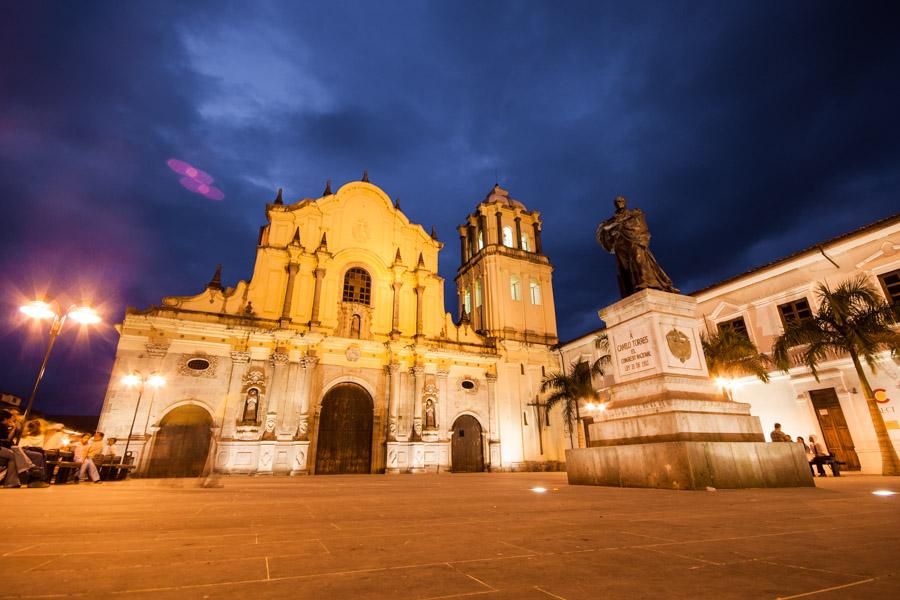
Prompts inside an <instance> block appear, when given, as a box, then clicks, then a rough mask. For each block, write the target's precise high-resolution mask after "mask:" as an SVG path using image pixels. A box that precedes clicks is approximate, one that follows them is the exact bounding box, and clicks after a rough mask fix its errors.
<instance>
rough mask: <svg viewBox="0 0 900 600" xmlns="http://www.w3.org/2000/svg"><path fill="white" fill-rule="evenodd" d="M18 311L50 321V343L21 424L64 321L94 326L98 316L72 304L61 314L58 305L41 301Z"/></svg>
mask: <svg viewBox="0 0 900 600" xmlns="http://www.w3.org/2000/svg"><path fill="white" fill-rule="evenodd" d="M19 311H20V312H22V313H23V314H25V315H27V316H28V317H29V318H32V319H36V320H38V321H42V320H44V319H52V321H51V323H50V342H49V343H48V344H47V351H46V352H44V360H43V362H41V368H40V370H38V374H37V378H36V379H35V380H34V387H33V388H31V395H30V396H29V397H28V404H27V405H26V406H25V414H24V416H23V418H22V422H23V423H24V422H25V421H27V420H28V416H29V415H30V414H31V406H32V405H33V404H34V397H35V395H36V394H37V390H38V386H39V385H40V384H41V379H43V377H44V371H46V370H47V360H48V359H49V358H50V351H51V350H53V344H54V342H56V337H57V336H58V335H59V332H60V331H62V327H63V324H65V322H66V319H67V318H69V317H71V318H72V320H73V321H76V322H77V323H81V324H82V325H94V324H96V323H99V322H100V315H98V314H97V312H96V311H95V310H94V309H93V308H90V307H88V306H76V305H74V304H73V305H72V306H70V307H69V308H68V310H66V311H65V312H63V311H62V310H60V309H59V305H58V304H55V303H54V304H53V305H51V304H48V303H46V302H44V301H42V300H35V301H33V302H29V303H28V304H26V305H24V306H20V307H19Z"/></svg>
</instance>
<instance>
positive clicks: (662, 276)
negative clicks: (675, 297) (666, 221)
mask: <svg viewBox="0 0 900 600" xmlns="http://www.w3.org/2000/svg"><path fill="white" fill-rule="evenodd" d="M613 204H614V205H615V207H616V212H615V214H613V216H612V217H610V218H609V219H607V220H605V221H603V222H602V223H600V225H599V226H598V227H597V243H598V244H600V245H601V246H603V249H604V250H606V251H607V252H609V253H611V254H615V256H616V271H617V274H618V279H619V291H620V292H621V293H622V297H623V298H625V297H627V296H630V295H632V294H634V293H636V292H639V291H641V290H644V289H647V288H651V289H654V290H662V291H664V292H673V293H676V294H677V293H678V290H677V289H676V288H675V286H674V285H672V280H671V279H669V276H668V275H666V273H665V272H664V271H663V270H662V267H660V266H659V263H657V262H656V259H655V258H654V257H653V253H652V252H650V230H649V229H647V221H646V220H645V219H644V211H642V210H641V209H639V208H628V207H627V206H626V204H625V198H623V197H622V196H616V199H615V200H614V201H613Z"/></svg>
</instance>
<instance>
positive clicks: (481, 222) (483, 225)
mask: <svg viewBox="0 0 900 600" xmlns="http://www.w3.org/2000/svg"><path fill="white" fill-rule="evenodd" d="M478 235H480V236H481V238H480V239H481V241H482V242H483V243H484V245H485V246H487V245H488V234H487V219H485V218H484V215H482V214H479V215H478ZM476 246H477V244H476Z"/></svg>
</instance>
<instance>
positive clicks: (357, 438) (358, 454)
mask: <svg viewBox="0 0 900 600" xmlns="http://www.w3.org/2000/svg"><path fill="white" fill-rule="evenodd" d="M373 406H374V405H373V403H372V397H371V396H370V395H369V393H368V392H367V391H366V390H365V389H363V388H362V387H361V386H358V385H356V384H355V383H342V384H339V385H336V386H334V387H333V388H331V389H330V390H328V393H327V394H325V398H323V399H322V411H321V413H320V414H319V433H318V441H317V442H316V474H319V475H331V474H337V473H369V472H371V469H372V421H373V414H372V409H373Z"/></svg>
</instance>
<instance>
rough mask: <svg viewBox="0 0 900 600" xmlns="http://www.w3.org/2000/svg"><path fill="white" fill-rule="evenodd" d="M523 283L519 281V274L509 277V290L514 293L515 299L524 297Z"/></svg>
mask: <svg viewBox="0 0 900 600" xmlns="http://www.w3.org/2000/svg"><path fill="white" fill-rule="evenodd" d="M520 288H521V284H520V283H519V277H518V276H517V275H512V276H510V278H509V292H510V294H512V299H513V300H521V299H522V290H521V289H520Z"/></svg>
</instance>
